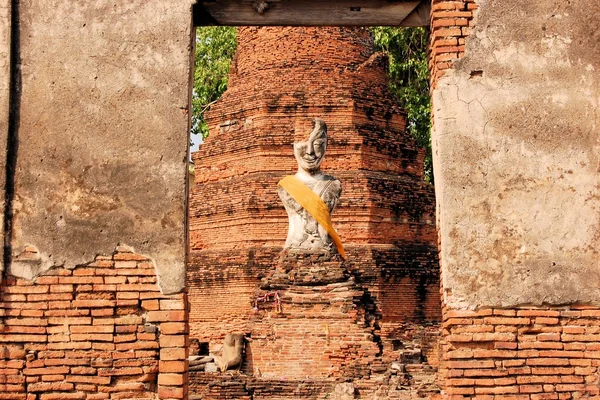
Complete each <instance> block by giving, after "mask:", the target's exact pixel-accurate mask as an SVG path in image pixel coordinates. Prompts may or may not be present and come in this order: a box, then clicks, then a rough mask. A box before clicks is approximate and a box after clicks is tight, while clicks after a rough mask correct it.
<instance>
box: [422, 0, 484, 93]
mask: <svg viewBox="0 0 600 400" xmlns="http://www.w3.org/2000/svg"><path fill="white" fill-rule="evenodd" d="M475 10H477V4H476V2H475V0H458V1H448V0H433V3H432V5H431V39H430V40H431V43H430V58H429V71H430V74H431V75H430V77H431V78H430V79H431V82H432V85H431V88H432V89H435V87H436V85H437V81H438V80H439V78H440V77H442V76H443V74H444V72H445V71H446V70H447V69H449V68H452V62H453V60H456V59H458V58H461V57H462V56H463V55H464V53H465V40H466V38H467V37H468V36H469V35H470V34H471V32H472V27H473V13H474V12H475Z"/></svg>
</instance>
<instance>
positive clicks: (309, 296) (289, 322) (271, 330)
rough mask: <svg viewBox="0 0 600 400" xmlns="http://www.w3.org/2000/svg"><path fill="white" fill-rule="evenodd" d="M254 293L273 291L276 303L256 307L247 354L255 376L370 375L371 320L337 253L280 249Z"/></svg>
mask: <svg viewBox="0 0 600 400" xmlns="http://www.w3.org/2000/svg"><path fill="white" fill-rule="evenodd" d="M260 289H261V290H260V292H259V294H258V295H259V296H264V294H265V293H277V300H275V301H268V302H264V303H263V302H257V303H256V307H255V312H256V314H255V316H254V318H253V321H252V326H253V328H254V329H253V334H252V341H251V343H250V346H249V347H250V348H251V349H252V350H251V352H249V354H248V363H251V364H252V366H253V369H254V373H255V374H260V375H262V376H270V377H273V376H286V377H289V378H304V377H307V376H311V377H313V378H314V377H322V378H337V377H344V378H361V377H364V376H368V375H369V374H370V368H371V366H372V364H373V362H374V361H375V358H376V357H377V356H378V355H379V354H380V353H381V349H380V348H379V345H378V341H377V340H376V338H375V337H374V334H373V330H374V327H373V322H374V320H375V318H374V315H370V314H369V313H370V312H372V311H373V310H372V309H371V310H370V309H369V308H371V307H370V306H371V305H372V304H370V302H369V299H368V297H369V296H368V293H367V292H366V291H365V290H364V289H363V288H362V287H361V286H360V285H359V284H357V283H356V281H355V279H354V277H353V276H352V275H351V274H350V272H349V271H348V270H347V268H346V264H345V263H344V261H343V260H342V259H341V257H340V256H339V255H335V256H330V255H322V254H297V253H295V252H287V251H283V252H282V254H281V256H280V259H279V261H278V263H277V265H276V267H275V269H274V270H273V271H271V272H270V273H269V274H268V275H267V276H266V277H265V278H263V279H262V280H261V283H260ZM372 308H373V309H374V307H372ZM254 332H256V333H258V332H262V333H263V335H260V336H256V333H254ZM282 371H283V373H282Z"/></svg>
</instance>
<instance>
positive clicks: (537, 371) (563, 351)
mask: <svg viewBox="0 0 600 400" xmlns="http://www.w3.org/2000/svg"><path fill="white" fill-rule="evenodd" d="M442 333H443V342H442V349H443V351H442V352H443V359H442V367H441V370H440V381H441V382H443V383H444V386H445V393H446V395H447V397H450V398H462V397H472V396H477V397H478V398H491V397H489V396H494V395H496V396H498V395H501V396H504V397H502V398H507V399H508V398H511V399H523V400H541V399H548V400H550V399H578V398H589V396H598V395H599V394H600V370H599V367H600V308H597V307H583V306H582V307H577V306H570V307H557V308H518V309H509V310H505V309H491V308H489V309H481V310H478V311H453V310H445V312H444V322H443V332H442Z"/></svg>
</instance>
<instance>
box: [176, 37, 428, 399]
mask: <svg viewBox="0 0 600 400" xmlns="http://www.w3.org/2000/svg"><path fill="white" fill-rule="evenodd" d="M386 62H387V60H386V58H385V56H383V55H382V54H377V53H374V46H373V42H372V39H371V38H370V35H369V32H368V31H367V30H365V29H356V28H278V27H265V28H249V27H246V28H239V31H238V50H237V54H236V57H235V60H234V62H233V64H232V67H231V71H230V80H229V88H228V90H227V91H226V92H225V94H224V95H223V97H222V98H221V99H220V100H219V101H218V102H217V103H216V104H215V105H214V106H213V107H212V108H211V110H210V112H209V113H208V115H207V121H208V123H209V126H210V136H209V138H208V139H207V141H206V142H205V143H204V144H203V145H202V147H201V149H200V151H199V152H197V153H195V154H193V160H194V163H195V170H196V182H195V186H194V187H193V189H192V192H191V197H190V224H189V227H190V241H191V255H190V263H189V266H188V275H187V282H188V288H189V298H190V307H191V310H190V337H191V338H192V340H197V341H198V342H199V348H200V349H202V350H203V352H205V353H206V352H207V351H210V352H211V353H212V352H215V351H216V350H217V349H218V348H219V347H220V345H221V344H222V343H223V340H224V338H225V336H226V335H227V334H229V333H243V334H244V335H245V336H246V338H247V344H246V349H245V355H244V361H243V363H242V365H241V375H239V376H238V378H237V379H238V380H239V381H237V382H238V383H239V385H238V386H236V385H233V384H232V382H229V381H228V383H227V385H225V380H227V379H230V378H231V377H230V376H229V375H227V376H228V377H229V378H227V377H226V375H224V374H220V373H208V372H192V376H191V379H192V386H191V387H192V390H195V391H197V392H202V393H204V396H205V397H206V398H210V396H217V397H218V396H219V395H224V393H226V392H227V393H229V394H228V395H230V396H238V397H236V398H244V397H243V396H245V395H247V392H248V391H253V393H255V394H256V393H260V394H261V396H263V397H265V398H268V397H269V395H270V394H269V393H271V392H270V391H275V392H277V393H274V392H273V393H271V395H273V396H275V395H277V396H284V398H285V396H286V394H285V393H288V394H287V395H289V396H291V398H317V394H320V395H323V393H328V392H332V391H333V390H336V389H335V384H337V383H339V382H341V381H351V382H352V385H353V387H354V389H353V390H355V391H356V392H357V393H359V394H361V395H362V394H365V393H371V392H374V391H376V390H379V391H380V392H381V391H384V392H385V393H381V394H382V395H385V396H387V398H396V397H397V398H400V397H402V396H404V395H407V393H409V392H410V393H412V392H411V387H413V388H414V386H415V385H416V384H415V381H418V380H419V379H421V378H422V379H429V378H430V374H429V375H428V371H431V370H432V368H433V367H435V366H436V346H435V345H434V343H435V337H436V332H437V328H436V322H437V321H438V319H439V315H440V299H439V273H438V265H437V246H436V243H437V234H436V230H435V225H434V221H435V216H434V213H435V207H434V193H433V187H431V185H429V184H427V183H425V182H424V181H423V151H422V150H421V149H419V148H418V147H417V146H416V144H415V142H414V140H413V139H412V138H411V137H410V136H409V135H408V134H407V133H406V132H405V125H406V121H405V113H404V112H403V111H402V110H401V109H399V108H398V106H397V105H396V104H395V103H394V101H393V99H392V97H391V95H390V93H389V92H388V80H387V73H386V65H387V64H386ZM313 118H321V119H323V120H324V121H325V123H326V124H327V127H328V136H329V144H328V147H327V156H326V157H325V161H324V163H323V165H322V169H323V171H324V172H325V173H327V174H331V175H334V176H335V177H336V178H337V179H339V180H340V181H341V183H342V187H343V192H342V195H341V199H340V202H339V204H338V206H337V208H336V210H335V212H334V213H333V215H332V219H333V225H334V227H335V229H336V230H337V232H338V233H339V236H340V237H341V239H342V241H343V243H344V247H345V249H346V256H347V259H346V260H345V261H344V262H342V261H341V258H339V257H338V258H335V259H333V260H331V259H327V260H326V259H322V258H320V257H319V256H306V257H299V258H298V257H296V258H293V257H290V256H289V255H286V253H285V252H282V247H283V244H284V242H285V240H286V234H287V230H288V219H287V215H286V212H285V210H284V207H283V204H282V203H281V201H280V199H279V198H278V196H277V182H278V181H279V180H280V179H281V178H282V177H283V176H285V175H290V174H293V173H294V172H295V169H296V167H297V166H296V161H295V159H294V156H293V151H292V144H293V143H294V142H296V141H300V140H305V139H306V137H307V136H308V132H310V130H311V129H312V127H313V125H312V124H313ZM274 271H283V272H284V274H283V275H285V278H284V279H283V281H282V280H281V279H279V278H277V279H274V278H273V277H274V276H279V277H281V274H279V275H277V274H276V273H274ZM294 271H295V272H294ZM300 271H302V272H300ZM286 273H287V275H286ZM278 279H279V280H278ZM427 362H428V364H427ZM192 369H194V368H193V367H192ZM419 377H421V378H419ZM284 378H285V379H284ZM282 379H283V380H282ZM268 380H271V381H277V382H279V384H278V385H275V384H266V383H265V382H267V381H268ZM298 380H302V381H303V385H304V386H303V387H304V388H308V389H306V390H305V391H298V390H299V389H298V387H297V386H294V385H295V384H294V383H293V382H297V381H298ZM309 381H310V382H312V384H308V383H307V382H309ZM219 382H221V383H223V385H222V386H219ZM281 382H286V383H285V384H283V383H281ZM290 382H292V383H290ZM209 383H210V385H207V384H209ZM411 384H413V386H411ZM307 385H308V386H307ZM337 389H339V387H338V388H337ZM228 391H229V392H228ZM232 391H233V392H232ZM286 391H288V392H286ZM211 393H212V394H211ZM244 393H246V394H244ZM332 393H333V392H332ZM394 393H396V394H394ZM411 395H412V394H411ZM261 398H262V397H261ZM278 398H281V397H278Z"/></svg>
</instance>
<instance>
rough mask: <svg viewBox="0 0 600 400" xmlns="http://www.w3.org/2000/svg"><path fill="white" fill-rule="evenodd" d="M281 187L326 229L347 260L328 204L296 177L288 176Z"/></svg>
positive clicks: (282, 181)
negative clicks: (334, 227)
mask: <svg viewBox="0 0 600 400" xmlns="http://www.w3.org/2000/svg"><path fill="white" fill-rule="evenodd" d="M278 185H279V186H281V187H282V188H284V189H285V190H286V191H287V192H288V193H289V194H290V196H292V197H293V198H294V200H296V201H297V202H298V204H300V205H301V206H302V208H304V209H305V210H306V211H308V213H309V214H310V215H312V216H313V218H314V219H316V220H317V222H318V223H319V224H320V225H321V226H322V227H323V228H325V230H326V231H327V233H328V234H329V236H330V237H331V239H332V240H333V243H335V247H336V249H337V251H338V253H340V255H341V256H342V258H343V259H344V260H345V259H346V253H344V246H343V245H342V240H341V239H340V237H339V236H338V234H337V232H336V231H335V229H333V225H332V224H331V216H330V215H329V209H328V208H327V204H325V202H324V201H323V199H321V198H320V197H319V195H317V194H316V193H315V192H313V191H312V190H310V188H309V187H308V186H306V185H305V184H304V183H303V182H302V181H301V180H300V179H298V178H296V177H295V176H294V175H288V176H286V177H284V178H283V179H282V180H280V181H279V183H278Z"/></svg>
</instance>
